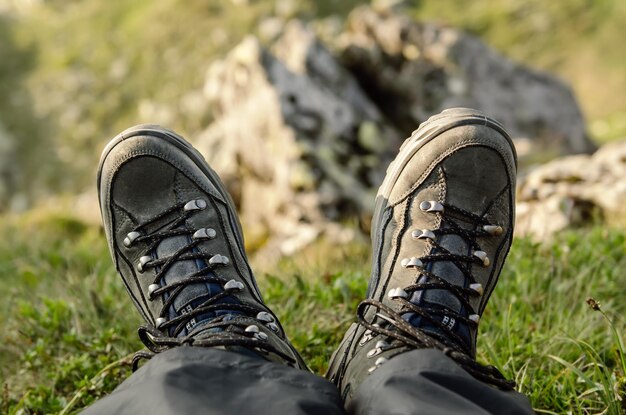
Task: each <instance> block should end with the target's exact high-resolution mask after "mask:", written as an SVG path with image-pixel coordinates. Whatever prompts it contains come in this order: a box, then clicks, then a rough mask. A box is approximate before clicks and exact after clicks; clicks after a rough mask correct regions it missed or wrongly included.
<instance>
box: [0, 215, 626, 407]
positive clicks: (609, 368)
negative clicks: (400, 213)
mask: <svg viewBox="0 0 626 415" xmlns="http://www.w3.org/2000/svg"><path fill="white" fill-rule="evenodd" d="M0 231H1V232H2V235H3V236H4V237H3V238H2V240H1V241H0V284H2V287H3V289H2V290H1V291H0V322H1V323H0V324H1V325H2V327H0V333H1V336H2V338H1V341H0V379H3V381H4V385H3V392H2V393H0V413H9V414H15V413H23V414H35V413H36V414H44V413H74V412H77V411H78V410H79V409H80V408H83V407H85V406H86V405H88V404H90V403H91V402H93V401H94V400H95V399H97V398H99V397H100V396H103V395H104V394H106V393H108V392H110V391H111V390H113V389H114V388H115V386H116V385H117V384H119V382H121V381H122V380H123V379H124V378H126V377H127V376H128V375H130V368H129V362H128V358H129V356H130V355H131V354H132V353H133V352H134V351H135V350H138V349H139V348H141V345H140V343H139V341H138V340H137V338H136V334H135V329H136V327H137V326H138V324H139V323H140V321H139V317H138V315H137V313H135V312H134V309H133V306H132V304H131V302H130V301H129V300H128V298H127V296H126V294H125V292H124V289H123V288H122V284H121V282H120V281H119V280H118V277H117V275H116V274H115V271H114V270H113V268H112V265H111V263H110V258H109V253H108V251H107V247H106V243H105V241H104V236H103V234H102V232H101V230H100V229H99V228H97V227H93V226H87V225H85V224H83V223H81V222H78V221H76V220H74V219H72V218H69V217H66V216H63V215H62V214H60V215H50V214H45V215H41V214H38V213H31V214H28V215H26V216H22V217H5V218H2V219H1V220H0ZM624 248H625V238H624V235H623V232H622V231H620V230H606V229H602V228H599V227H598V228H593V229H582V230H578V231H572V232H568V233H564V234H562V235H559V236H558V237H557V238H556V240H555V241H554V242H552V243H549V244H545V245H538V244H535V243H532V242H530V241H527V240H517V241H516V242H515V244H514V247H513V249H512V251H511V254H510V256H509V260H508V262H507V265H506V267H505V271H504V272H503V274H502V276H501V281H500V284H499V285H498V287H497V288H496V291H495V293H494V294H493V296H492V299H491V302H490V305H489V307H488V308H487V311H486V313H485V316H484V318H483V320H482V323H481V335H480V336H479V337H480V340H479V345H478V350H479V356H478V357H479V359H480V360H481V361H483V362H491V363H493V364H495V365H496V366H498V367H499V368H500V369H501V370H502V371H503V372H504V373H505V375H506V376H508V377H511V378H514V379H515V380H516V381H517V382H518V388H519V390H521V391H522V392H524V393H526V394H528V395H529V396H530V399H531V401H532V403H533V406H534V408H535V409H536V410H537V411H538V412H539V413H554V414H562V413H572V414H590V413H606V414H620V413H622V411H623V410H624V402H625V401H624V400H625V399H626V380H625V379H626V378H625V376H624V373H625V370H626V364H625V363H624V362H625V358H624V347H623V337H624V333H625V332H626V322H625V320H624V318H623V317H621V316H623V315H625V314H626V302H625V301H624V287H625V286H626V274H625V273H624V272H623V270H624V269H625V268H626V258H625V256H624ZM368 263H369V251H368V247H367V246H365V245H364V244H359V243H354V244H351V245H346V246H342V247H334V246H331V245H328V244H326V243H323V242H322V243H319V244H317V245H316V246H314V247H311V248H309V249H308V250H306V251H305V252H303V253H302V254H301V255H299V256H298V257H297V258H291V259H285V260H283V261H282V262H281V263H279V264H277V265H276V266H274V267H272V269H271V273H269V274H268V273H265V274H263V275H261V276H260V277H259V283H260V286H261V289H262V291H263V293H264V296H265V299H266V302H267V303H268V304H269V305H270V306H271V307H272V308H273V310H274V311H275V312H276V313H277V315H278V316H279V318H280V319H281V321H282V322H283V324H284V326H285V327H286V329H287V332H288V334H289V336H290V338H291V339H292V340H293V342H294V344H295V345H296V347H297V348H298V349H299V350H300V351H301V352H302V354H303V355H304V357H305V359H306V360H307V362H308V363H309V365H310V366H311V368H312V369H313V370H314V371H316V372H317V373H323V372H324V370H325V366H326V364H327V361H328V358H329V356H330V353H331V352H332V351H333V349H334V348H335V347H336V345H337V344H338V342H339V341H340V339H341V337H342V335H343V331H344V330H345V329H346V328H347V326H348V325H349V323H350V322H351V321H353V319H354V309H355V307H356V305H357V303H358V302H359V300H360V299H361V297H362V296H363V293H364V291H365V289H366V286H367V279H368V272H369V271H368V269H369V265H368ZM589 297H593V298H594V299H596V300H597V301H599V302H601V304H602V308H601V309H600V310H599V311H598V310H593V309H592V308H590V307H589V306H588V305H587V304H586V301H587V299H588V298H589ZM597 308H598V307H596V309H597ZM620 337H621V338H620ZM620 400H621V401H620ZM20 411H21V412H20ZM603 411H604V412H603Z"/></svg>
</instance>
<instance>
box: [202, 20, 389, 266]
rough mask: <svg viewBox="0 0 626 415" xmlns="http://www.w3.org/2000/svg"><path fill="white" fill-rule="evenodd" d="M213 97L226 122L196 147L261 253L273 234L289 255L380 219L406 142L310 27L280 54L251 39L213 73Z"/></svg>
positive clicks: (278, 248) (281, 46) (290, 38)
mask: <svg viewBox="0 0 626 415" xmlns="http://www.w3.org/2000/svg"><path fill="white" fill-rule="evenodd" d="M277 56H282V57H283V59H282V60H281V59H279V58H278V57H277ZM205 95H206V97H207V99H208V100H209V102H210V104H211V107H212V109H213V112H214V114H215V117H216V121H215V122H214V124H212V125H211V126H210V127H209V128H208V129H207V130H206V131H205V132H204V133H202V134H201V135H200V136H199V137H198V138H197V140H196V141H195V144H196V145H197V147H198V148H199V150H200V151H201V152H203V153H204V154H205V156H206V157H207V158H208V160H209V161H210V163H211V164H212V165H213V166H214V167H215V169H216V170H217V171H218V172H219V173H220V175H221V176H222V178H223V179H224V180H225V182H226V184H227V186H228V187H229V189H230V190H231V192H232V193H233V195H234V199H235V200H236V203H237V204H238V207H239V210H240V214H241V219H242V222H243V223H244V226H245V227H246V230H247V232H246V234H247V237H248V239H249V240H250V241H251V242H250V244H251V245H256V244H257V243H258V244H261V243H263V242H264V241H265V239H267V238H269V236H270V235H271V236H272V237H273V238H272V241H270V242H271V243H270V244H269V245H268V247H271V251H272V252H279V253H282V254H289V253H292V252H294V251H296V250H297V249H299V248H300V247H302V246H303V245H305V244H307V243H309V242H310V241H311V240H313V239H315V238H316V237H318V236H319V235H320V234H322V233H325V234H326V235H331V237H333V238H335V237H343V236H342V235H344V236H345V232H344V231H342V230H341V227H339V226H338V225H337V223H339V222H341V221H345V220H349V219H350V218H354V217H359V216H360V217H363V218H367V217H369V216H370V215H371V211H372V208H373V200H374V195H375V191H376V188H377V186H378V184H379V183H380V182H381V180H382V178H383V176H384V172H385V169H386V166H387V164H388V163H389V162H390V161H391V159H392V158H393V156H394V153H395V151H396V149H397V148H398V146H399V145H400V141H399V136H398V134H397V133H396V131H395V130H394V129H392V128H390V127H389V126H388V125H387V124H386V123H385V122H384V119H383V116H382V115H381V113H380V111H379V110H378V108H377V107H376V105H374V103H372V102H371V101H370V100H369V98H368V97H367V96H366V94H365V93H364V92H363V91H362V90H361V88H360V87H359V85H358V84H357V82H356V81H355V80H354V78H353V77H352V76H351V75H350V73H349V72H347V71H346V70H345V69H343V68H342V67H341V66H340V65H339V63H338V62H337V61H336V59H335V58H334V57H333V56H332V55H331V54H330V53H329V52H328V51H327V50H326V49H325V48H324V47H323V46H322V45H321V44H320V43H319V42H317V41H316V39H315V37H314V36H313V35H312V34H311V33H310V32H308V31H307V30H305V29H304V28H303V27H302V26H300V25H299V24H297V23H294V24H292V25H291V26H290V27H289V28H288V29H287V33H286V35H285V36H284V38H283V39H282V40H281V41H279V42H278V43H277V44H276V47H275V52H274V53H272V52H270V51H269V50H267V49H264V48H263V47H262V46H261V45H260V44H259V42H258V41H257V40H256V39H254V38H248V39H247V40H245V41H244V42H243V43H242V44H240V45H239V46H238V47H237V48H236V49H235V50H233V51H232V52H231V53H230V54H229V55H228V56H227V57H226V59H224V60H223V61H221V62H217V63H215V64H214V65H213V66H212V67H211V68H210V70H209V72H208V75H207V81H206V85H205Z"/></svg>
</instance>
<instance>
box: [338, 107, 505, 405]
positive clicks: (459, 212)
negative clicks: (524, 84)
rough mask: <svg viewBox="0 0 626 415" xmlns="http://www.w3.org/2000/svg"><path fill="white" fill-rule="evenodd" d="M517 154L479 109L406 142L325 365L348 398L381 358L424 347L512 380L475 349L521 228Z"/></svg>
mask: <svg viewBox="0 0 626 415" xmlns="http://www.w3.org/2000/svg"><path fill="white" fill-rule="evenodd" d="M516 163H517V161H516V154H515V149H514V147H513V143H512V141H511V139H510V138H509V136H508V135H507V133H506V132H505V131H504V129H503V127H502V126H501V125H500V124H499V123H498V122H496V121H494V120H492V119H490V118H488V117H487V116H485V115H484V114H482V113H481V112H479V111H476V110H472V109H466V108H455V109H450V110H446V111H444V112H443V113H441V114H439V115H436V116H433V117H431V118H430V119H429V120H428V121H426V122H424V123H423V124H422V125H420V128H419V129H417V130H416V131H414V132H413V134H412V136H411V137H410V138H408V139H407V140H406V141H405V142H404V144H403V145H402V147H401V148H400V152H399V154H398V156H397V157H396V159H395V160H394V161H393V162H392V163H391V165H390V166H389V169H388V170H387V175H386V177H385V180H384V182H383V184H382V186H381V187H380V189H379V191H378V195H377V198H376V207H375V210H374V216H373V219H372V250H373V259H372V262H373V264H372V274H371V278H370V281H369V286H368V290H367V299H366V300H364V301H363V302H361V304H360V305H359V307H358V309H357V316H358V323H355V324H353V325H352V326H351V327H350V328H349V329H348V332H347V333H346V335H345V337H344V339H343V341H342V343H341V344H340V346H339V348H338V350H337V351H335V353H334V354H333V357H332V358H331V364H330V367H329V371H328V374H327V377H328V378H329V379H330V380H331V381H332V382H334V383H335V384H336V385H337V386H338V387H339V388H340V390H341V393H342V395H343V397H344V399H345V400H346V403H347V402H349V400H350V398H351V395H352V393H353V392H354V391H356V389H357V388H358V386H359V385H360V384H361V382H362V381H363V380H364V379H365V377H367V376H368V375H369V374H371V373H373V372H375V371H376V369H377V368H378V367H379V366H380V365H383V364H384V363H385V362H386V361H387V360H388V359H392V358H393V357H394V356H396V355H398V354H401V353H404V352H407V351H410V350H414V349H419V348H436V349H440V350H442V351H443V352H444V353H445V354H446V355H448V356H449V357H451V358H452V359H454V360H455V361H456V362H458V363H459V364H460V365H461V366H462V367H463V368H464V369H465V370H466V371H468V372H469V373H470V374H472V375H473V376H474V377H476V378H478V379H481V380H483V381H486V382H488V383H491V384H493V385H495V386H498V387H501V388H503V389H510V388H511V387H512V385H513V384H512V382H509V381H507V380H505V379H504V377H503V376H502V375H501V374H500V373H499V372H498V371H497V370H496V369H495V368H494V367H492V366H482V365H480V364H478V363H476V362H475V355H476V333H477V329H478V325H479V321H480V316H481V315H482V313H483V310H484V309H485V306H486V305H487V301H488V300H489V296H490V295H491V292H492V291H493V289H494V287H495V285H496V282H497V280H498V276H499V274H500V270H501V269H502V265H503V263H504V260H505V258H506V255H507V253H508V250H509V247H510V245H511V239H512V236H513V222H514V217H515V214H514V209H515V206H514V203H515V175H516V168H517V167H516Z"/></svg>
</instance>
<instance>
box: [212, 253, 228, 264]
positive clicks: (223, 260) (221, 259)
mask: <svg viewBox="0 0 626 415" xmlns="http://www.w3.org/2000/svg"><path fill="white" fill-rule="evenodd" d="M229 262H230V260H229V259H228V257H227V256H224V255H220V254H216V255H213V256H212V257H211V259H209V264H210V265H228V263H229Z"/></svg>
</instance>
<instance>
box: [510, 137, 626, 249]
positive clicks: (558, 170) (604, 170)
mask: <svg viewBox="0 0 626 415" xmlns="http://www.w3.org/2000/svg"><path fill="white" fill-rule="evenodd" d="M624 177H626V141H619V142H614V143H610V144H606V145H604V146H602V147H601V148H600V149H599V150H598V151H597V152H596V153H595V154H593V155H591V156H589V155H574V156H566V157H562V158H559V159H556V160H554V161H552V162H549V163H547V164H545V165H542V166H539V167H537V168H535V169H534V170H532V171H531V172H530V173H529V174H528V175H527V176H526V177H524V178H523V179H522V180H521V181H520V183H519V188H518V205H517V225H516V229H517V233H518V234H519V235H528V236H531V237H533V238H535V239H540V240H541V239H546V238H548V237H550V236H551V235H552V234H554V233H555V232H558V231H561V230H563V229H566V228H570V227H574V226H580V225H586V224H590V223H592V222H593V221H596V220H601V219H608V220H616V219H617V220H623V218H624V215H625V214H626V181H624Z"/></svg>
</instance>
